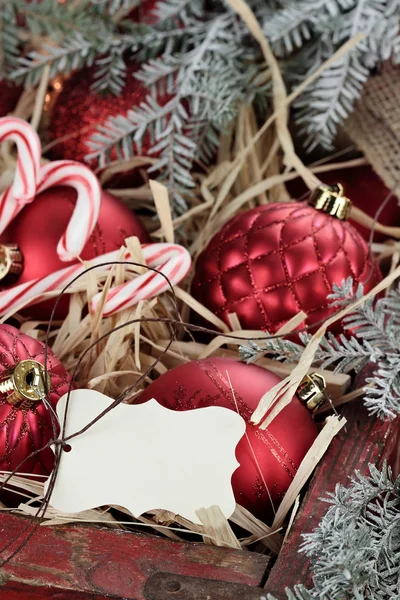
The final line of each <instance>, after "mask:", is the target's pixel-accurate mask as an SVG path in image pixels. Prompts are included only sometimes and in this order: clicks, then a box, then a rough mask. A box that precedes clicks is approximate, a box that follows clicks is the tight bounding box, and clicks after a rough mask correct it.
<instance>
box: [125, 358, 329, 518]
mask: <svg viewBox="0 0 400 600" xmlns="http://www.w3.org/2000/svg"><path fill="white" fill-rule="evenodd" d="M227 372H228V373H229V378H230V381H231V384H232V388H233V390H234V397H233V395H232V391H231V386H230V384H229V380H228V377H227ZM279 381H280V379H279V377H277V376H276V375H274V374H273V373H271V372H270V371H268V370H267V369H264V368H262V367H259V366H256V365H246V364H244V363H240V362H238V361H236V360H234V359H230V358H208V359H205V360H196V361H192V362H189V363H186V364H183V365H181V366H179V367H176V368H174V369H172V370H170V371H168V372H167V373H165V374H164V375H162V376H161V377H159V378H158V379H156V380H155V381H154V382H153V383H152V384H151V385H150V386H149V387H148V388H147V389H146V390H145V391H144V392H142V394H140V396H139V397H138V399H137V401H138V402H145V401H147V400H150V399H151V398H155V399H156V400H157V401H158V402H159V403H160V404H162V405H163V406H165V407H166V408H169V409H172V410H191V409H194V408H203V407H206V406H222V407H225V408H230V409H231V410H236V403H237V406H238V410H239V413H240V415H241V416H242V417H243V419H244V420H245V421H246V423H247V426H246V432H247V436H248V438H247V437H246V436H244V437H243V438H242V439H241V441H240V442H239V444H238V446H237V448H236V458H237V460H238V462H239V463H240V467H238V469H237V470H236V471H235V473H234V474H233V477H232V487H233V491H234V494H235V498H236V501H237V502H238V504H240V505H241V506H243V507H245V508H247V509H248V510H250V511H251V512H252V513H253V514H254V515H255V516H257V517H258V518H260V519H262V520H266V521H267V522H268V521H271V520H272V519H273V516H274V511H276V509H277V508H278V506H279V503H280V502H281V500H282V498H283V496H284V495H285V493H286V491H287V489H288V487H289V485H290V483H291V482H292V480H293V478H294V476H295V474H296V472H297V469H298V467H299V465H300V463H301V461H302V460H303V458H304V456H305V454H306V453H307V451H308V450H309V448H310V446H311V445H312V443H313V442H314V440H315V438H316V436H317V428H316V426H315V423H314V421H313V420H312V417H311V415H310V413H309V412H308V410H307V409H306V408H305V406H304V405H303V404H302V402H301V401H300V400H299V399H298V398H297V396H295V397H294V398H293V400H292V401H291V403H290V404H289V405H288V406H287V407H286V408H284V409H283V410H282V411H281V413H280V414H279V415H278V416H277V417H276V418H275V419H274V420H273V422H272V423H271V424H270V425H269V427H268V428H267V429H266V430H261V429H260V428H259V427H258V426H256V425H253V424H251V423H250V418H251V415H252V414H253V412H254V410H255V409H256V407H257V405H258V403H259V401H260V399H261V397H262V396H263V395H264V394H265V392H267V391H268V390H270V389H271V388H272V387H273V386H274V385H276V384H277V383H278V382H279ZM235 400H236V402H235ZM249 442H250V444H251V448H252V449H253V451H254V453H253V452H252V450H251V448H250V445H249ZM254 456H255V457H256V459H255V458H254ZM257 463H258V464H257ZM265 484H266V486H267V488H266V487H265Z"/></svg>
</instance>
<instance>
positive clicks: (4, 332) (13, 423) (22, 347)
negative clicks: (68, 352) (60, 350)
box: [0, 325, 70, 474]
mask: <svg viewBox="0 0 400 600" xmlns="http://www.w3.org/2000/svg"><path fill="white" fill-rule="evenodd" d="M44 348H45V347H44V344H42V342H40V341H38V340H36V339H33V338H31V337H30V336H28V335H24V334H23V333H21V332H20V331H18V329H15V327H11V326H10V325H0V349H1V352H0V379H1V380H3V381H2V384H1V393H0V470H5V471H13V470H14V469H16V468H18V471H19V472H20V473H35V474H48V473H50V471H51V469H52V467H53V461H54V454H53V452H52V450H51V449H50V448H47V449H46V450H43V451H42V452H40V453H39V454H37V455H35V456H34V457H32V458H29V459H28V460H26V461H25V462H24V463H23V465H22V466H20V467H19V465H20V463H21V462H22V461H23V460H24V459H25V458H27V457H28V456H29V455H30V454H31V453H32V452H34V451H35V450H39V449H40V448H42V447H43V446H45V445H46V444H47V443H48V442H49V441H50V440H51V439H52V437H53V429H52V421H51V416H50V412H49V410H48V408H46V406H45V405H44V403H43V402H42V401H37V402H33V403H32V405H31V406H30V407H26V406H25V407H24V403H23V402H22V403H19V402H18V401H17V402H16V403H15V404H12V403H11V396H10V392H5V390H4V387H7V386H6V382H5V380H4V379H5V373H6V371H7V370H8V369H13V368H15V367H16V366H17V365H18V364H19V363H21V361H26V360H28V359H29V360H33V361H37V362H38V363H40V364H41V365H43V364H44ZM47 372H48V374H49V377H50V379H49V395H48V396H47V399H48V401H49V403H50V404H51V406H52V407H53V408H55V407H56V405H57V402H58V400H59V399H60V398H61V396H63V395H64V394H66V393H67V392H68V387H69V383H70V376H69V375H68V373H67V371H66V370H65V368H64V366H63V365H62V363H61V362H60V361H59V360H58V358H57V357H56V356H55V355H54V354H53V352H52V351H51V350H50V349H48V350H47ZM26 376H27V378H28V377H29V371H28V372H27V374H26ZM27 381H29V379H27Z"/></svg>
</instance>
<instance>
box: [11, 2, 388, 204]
mask: <svg viewBox="0 0 400 600" xmlns="http://www.w3.org/2000/svg"><path fill="white" fill-rule="evenodd" d="M247 2H248V4H249V6H250V7H251V8H252V10H253V11H254V13H255V15H256V17H257V18H258V20H259V22H260V25H261V26H262V28H263V30H264V32H265V35H266V37H267V38H268V39H269V41H270V43H271V45H272V48H273V50H274V51H275V53H276V55H277V57H278V60H279V61H280V64H281V68H282V72H283V75H284V78H285V81H286V84H287V87H288V88H289V89H290V90H291V89H293V88H295V87H296V86H297V85H298V84H299V83H300V82H301V81H303V80H304V79H305V78H306V77H307V76H308V75H309V74H311V73H313V72H314V71H315V70H316V69H317V68H318V67H320V66H321V65H322V64H323V62H325V61H326V60H327V59H328V58H330V57H331V56H332V54H333V53H334V52H335V51H336V50H338V49H339V48H340V47H341V46H342V45H343V44H344V43H345V42H347V41H348V40H350V39H352V38H354V37H355V36H357V35H358V34H361V37H362V39H360V41H359V43H358V44H356V45H355V46H354V47H353V48H352V50H351V51H350V52H349V53H348V54H346V55H343V56H341V57H340V58H339V59H338V60H337V61H336V62H334V63H333V64H331V65H330V67H329V68H327V69H326V70H325V71H324V72H323V73H322V74H321V76H320V77H319V78H317V79H316V80H315V81H313V82H312V83H311V84H310V85H309V86H308V87H307V88H306V89H305V90H304V92H303V94H302V95H301V96H300V97H299V98H298V100H297V102H296V104H295V107H294V108H295V110H294V117H295V120H296V121H297V123H298V125H299V127H300V128H301V129H302V130H303V132H304V135H305V139H306V143H307V144H308V146H309V147H310V148H311V147H313V146H315V145H317V144H320V145H322V146H325V147H326V148H330V147H331V145H332V142H333V140H334V137H335V134H336V131H337V128H338V126H339V125H340V124H341V123H342V122H343V121H344V120H345V119H346V118H347V116H348V115H349V114H350V113H351V111H352V110H353V108H354V105H355V102H356V100H357V99H358V98H359V97H360V95H361V93H362V89H363V86H364V83H365V81H366V79H367V77H368V76H369V74H370V72H371V70H373V69H374V68H375V67H377V66H378V65H379V64H380V63H381V62H382V61H384V60H387V59H389V58H391V59H392V60H393V61H394V62H400V19H399V16H400V0H247ZM153 4H154V6H153ZM0 6H1V7H2V17H1V19H0V59H2V61H1V63H2V64H0V70H1V71H2V72H3V73H6V74H7V73H8V74H9V76H10V77H11V78H12V79H14V80H17V81H23V82H24V83H25V84H27V85H31V84H37V83H38V81H39V80H40V78H41V76H42V74H43V70H44V68H45V67H46V66H48V68H49V69H50V75H51V76H53V75H55V74H57V73H61V74H68V73H70V72H71V71H72V70H74V69H81V68H83V67H86V66H91V65H94V68H95V78H94V83H93V86H94V88H95V89H96V90H97V91H99V92H102V93H104V92H106V91H107V90H108V91H109V92H111V93H113V94H116V95H117V94H120V93H121V92H122V90H123V86H124V82H125V80H126V77H127V76H131V74H130V71H129V69H127V68H126V64H125V62H126V61H127V60H134V61H135V62H136V63H138V64H139V65H141V69H140V71H139V72H137V74H136V76H137V77H138V78H139V80H140V83H141V84H142V85H144V86H146V87H147V88H148V92H149V99H148V100H147V101H146V103H145V105H143V106H140V107H137V106H132V112H130V113H129V114H128V115H127V114H124V115H120V117H121V118H119V117H118V118H115V119H109V120H108V121H107V123H106V124H105V123H103V124H102V125H101V126H100V127H99V132H98V135H97V137H95V138H94V139H93V152H94V153H95V154H96V155H97V156H99V157H100V158H101V160H102V161H103V162H104V161H107V160H109V158H110V155H111V150H112V148H113V147H114V148H115V149H116V150H117V151H119V153H120V155H121V156H123V157H130V156H131V155H132V153H136V152H137V151H138V148H139V147H140V146H141V144H142V142H143V140H144V139H147V140H150V141H151V149H152V153H153V154H152V156H154V157H155V158H156V159H158V164H157V165H156V167H155V170H156V172H157V173H158V175H159V177H160V178H161V179H163V180H164V181H166V182H168V183H169V184H170V186H171V195H172V196H173V197H174V200H175V203H174V206H175V211H176V212H178V213H179V212H182V211H183V210H185V197H186V195H187V194H188V193H190V190H191V189H192V188H193V177H192V174H191V169H192V166H193V163H194V161H195V160H196V159H197V158H198V157H199V156H201V158H202V160H203V161H204V160H205V159H207V160H210V159H211V158H212V157H213V156H214V153H213V150H214V149H215V147H216V146H217V145H218V133H219V132H220V131H222V130H224V129H225V128H226V127H227V125H228V124H229V122H230V121H231V120H232V119H234V118H235V116H236V114H237V110H238V106H239V105H240V103H242V102H246V103H250V102H253V101H256V106H257V108H258V109H260V107H261V106H262V108H263V110H264V114H263V115H262V116H261V118H265V106H266V105H267V102H265V99H266V98H267V94H266V90H265V86H264V83H265V82H264V79H263V74H264V73H265V69H266V66H265V63H264V61H263V56H262V53H261V51H260V47H259V45H258V43H257V42H256V41H255V40H254V38H253V36H252V35H251V33H250V32H249V31H248V29H247V27H246V25H245V24H244V23H243V22H242V20H241V19H240V18H239V17H238V16H237V15H236V14H234V13H233V12H232V9H231V7H230V3H229V2H228V0H216V1H215V2H206V1H205V0H158V1H156V2H155V3H152V2H150V6H151V7H152V9H151V12H152V15H151V17H152V18H151V19H149V20H148V22H147V21H146V22H145V23H139V22H137V19H136V21H135V19H133V20H132V17H131V16H129V11H130V10H131V9H132V8H135V7H140V8H141V9H142V11H143V13H144V14H146V11H149V8H148V0H94V1H93V2H92V1H91V2H88V1H82V2H75V1H73V0H66V1H65V2H63V3H59V2H57V1H56V0H42V1H41V2H39V1H38V0H33V1H32V2H26V0H0ZM17 15H18V22H19V23H22V22H24V25H23V26H21V25H20V27H19V30H18V32H17V31H16V22H17V21H16V19H17ZM149 23H151V24H149ZM32 41H34V44H33V47H32ZM164 92H165V93H167V94H168V99H169V103H168V109H169V113H167V112H166V111H165V110H164V108H165V104H166V98H165V93H164ZM150 97H151V100H150ZM261 98H263V99H264V102H260V99H261ZM145 113H146V114H145ZM144 123H147V128H143V127H142V125H143V124H144ZM161 126H166V127H167V130H168V133H166V134H165V135H164V136H163V137H162V138H161V137H160V135H159V131H160V127H161ZM132 140H134V143H133V144H132V143H131V142H132ZM191 142H193V143H191ZM147 146H148V144H147V143H146V147H147ZM156 148H157V150H156ZM205 148H206V150H207V151H205V150H204V149H205Z"/></svg>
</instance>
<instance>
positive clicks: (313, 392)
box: [297, 373, 326, 413]
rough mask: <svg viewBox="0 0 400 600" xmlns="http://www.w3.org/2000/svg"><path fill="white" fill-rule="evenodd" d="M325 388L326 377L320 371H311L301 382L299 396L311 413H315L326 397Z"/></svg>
mask: <svg viewBox="0 0 400 600" xmlns="http://www.w3.org/2000/svg"><path fill="white" fill-rule="evenodd" d="M325 390H326V381H325V377H323V376H322V375H321V374H320V373H310V374H309V375H306V376H305V377H304V378H303V380H302V382H301V383H300V385H299V387H298V389H297V396H298V397H299V398H300V400H301V401H302V402H303V404H304V405H305V406H306V407H307V408H308V410H309V411H310V412H311V413H315V412H317V410H318V409H319V407H320V406H321V404H322V403H323V401H324V400H325V398H326V392H325Z"/></svg>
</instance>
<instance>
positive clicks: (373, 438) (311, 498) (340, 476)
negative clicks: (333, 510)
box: [265, 401, 400, 600]
mask: <svg viewBox="0 0 400 600" xmlns="http://www.w3.org/2000/svg"><path fill="white" fill-rule="evenodd" d="M343 414H344V415H345V416H346V418H347V421H348V424H347V425H346V431H344V430H343V429H342V431H341V432H340V433H339V434H338V436H336V438H335V439H334V440H333V442H332V444H331V446H330V448H329V450H328V452H327V453H326V455H325V457H324V458H323V460H322V461H321V463H320V465H319V466H318V467H317V469H316V472H315V474H314V476H313V478H312V480H311V483H310V486H309V488H308V491H307V493H306V495H305V498H304V500H303V502H302V504H301V507H300V510H299V512H298V515H297V517H296V519H295V521H294V524H293V527H292V530H291V532H290V534H289V536H288V539H287V541H286V543H285V545H284V547H283V548H282V551H281V553H280V555H279V558H278V560H277V561H276V563H275V565H274V566H273V568H272V570H271V573H270V576H269V577H268V580H267V582H266V585H265V590H266V591H268V592H270V593H271V594H274V595H275V597H276V598H278V599H279V600H280V599H282V600H283V599H286V594H285V593H284V589H285V587H286V586H288V587H293V585H294V584H296V583H304V584H306V585H307V584H309V583H310V570H309V561H308V559H307V558H306V557H305V556H304V555H303V554H300V553H299V552H298V550H299V547H300V545H301V542H302V533H305V532H309V531H312V530H313V529H314V528H315V527H316V526H317V524H318V523H319V521H320V519H321V517H322V516H323V515H324V514H325V512H326V510H327V505H326V503H325V502H321V500H320V498H321V497H322V496H325V495H326V494H327V492H332V491H333V490H334V488H335V485H336V483H343V484H345V485H346V484H347V483H348V478H349V477H350V476H352V475H353V474H354V471H355V470H356V469H357V470H359V471H360V472H361V473H367V471H368V464H369V463H373V464H377V465H381V464H382V462H383V460H385V459H388V460H389V459H390V460H391V462H392V463H393V464H394V463H397V468H399V449H398V448H399V426H400V421H399V420H396V421H393V422H391V423H387V422H386V423H384V422H382V421H381V420H379V419H373V418H371V417H369V416H368V415H367V412H366V410H365V408H364V406H363V404H362V401H359V402H357V403H354V404H351V405H349V406H347V407H346V408H345V409H343Z"/></svg>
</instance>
